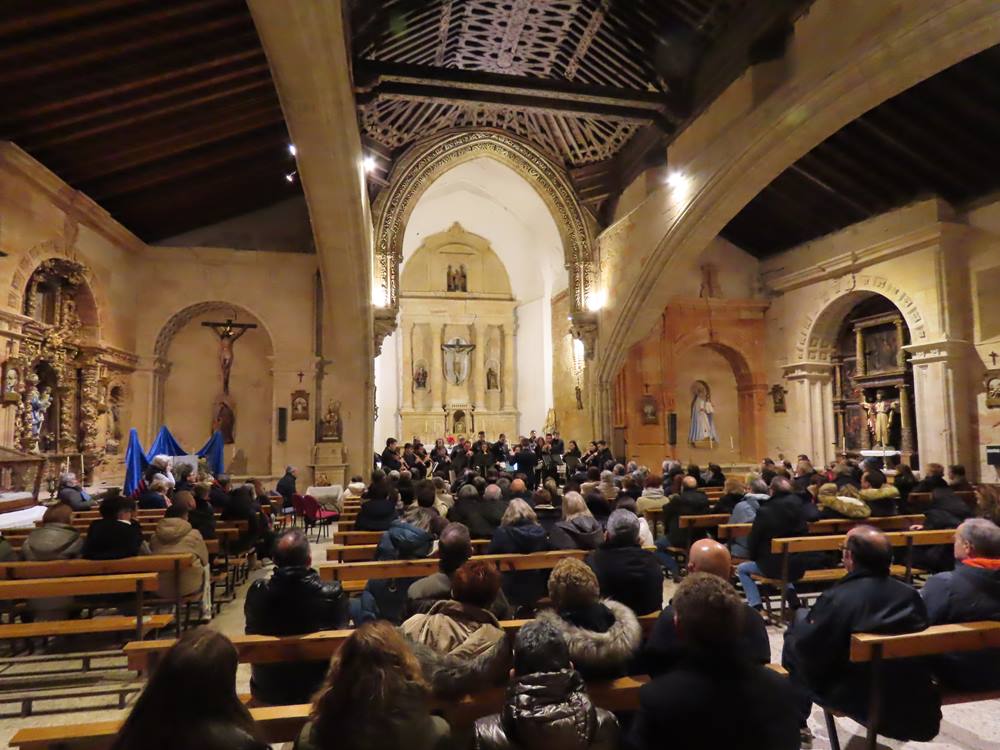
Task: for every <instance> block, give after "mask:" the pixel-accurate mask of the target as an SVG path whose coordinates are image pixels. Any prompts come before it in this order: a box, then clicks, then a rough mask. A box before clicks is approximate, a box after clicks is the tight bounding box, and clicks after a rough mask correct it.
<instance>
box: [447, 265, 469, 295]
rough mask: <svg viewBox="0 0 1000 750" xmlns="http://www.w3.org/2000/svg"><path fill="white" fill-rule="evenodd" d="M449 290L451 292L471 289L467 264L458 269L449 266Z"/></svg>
mask: <svg viewBox="0 0 1000 750" xmlns="http://www.w3.org/2000/svg"><path fill="white" fill-rule="evenodd" d="M447 281H448V285H447V286H448V291H449V292H467V291H469V289H468V286H469V282H468V275H467V274H466V271H465V266H464V265H461V266H459V267H458V268H456V269H452V267H451V266H450V265H449V266H448V279H447Z"/></svg>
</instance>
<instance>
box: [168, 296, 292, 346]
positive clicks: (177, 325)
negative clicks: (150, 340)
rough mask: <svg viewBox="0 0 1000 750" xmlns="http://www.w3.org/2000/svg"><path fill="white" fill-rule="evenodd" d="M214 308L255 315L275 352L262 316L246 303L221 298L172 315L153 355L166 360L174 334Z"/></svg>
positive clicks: (193, 305)
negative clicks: (236, 302) (224, 300)
mask: <svg viewBox="0 0 1000 750" xmlns="http://www.w3.org/2000/svg"><path fill="white" fill-rule="evenodd" d="M214 310H221V311H226V310H242V311H243V312H244V313H246V314H248V315H251V316H253V318H254V319H255V320H257V321H258V323H259V324H260V326H261V329H262V330H263V331H264V332H265V333H266V334H267V340H268V344H269V345H270V347H271V352H272V353H273V352H274V336H273V335H271V331H270V329H269V328H268V326H267V323H266V322H265V321H264V318H263V317H262V316H260V315H258V314H257V313H256V312H254V311H253V310H251V309H250V308H248V307H246V306H245V305H238V304H235V303H233V302H223V301H221V300H210V301H206V302H196V303H194V304H192V305H188V306H187V307H184V308H182V309H180V310H178V311H177V312H175V313H174V314H173V315H171V316H170V317H169V318H168V319H167V321H166V322H165V323H164V324H163V325H162V326H161V327H160V330H159V333H158V334H157V336H156V343H155V344H154V345H153V357H155V358H156V360H158V361H163V360H165V359H166V356H167V350H168V349H169V348H170V342H171V340H172V339H173V338H174V335H175V334H176V333H177V332H178V331H179V330H180V329H181V328H183V327H184V326H186V325H187V324H188V323H190V322H191V321H192V320H194V319H195V318H197V317H198V316H199V315H202V314H204V313H207V312H212V311H214Z"/></svg>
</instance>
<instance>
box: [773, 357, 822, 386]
mask: <svg viewBox="0 0 1000 750" xmlns="http://www.w3.org/2000/svg"><path fill="white" fill-rule="evenodd" d="M781 369H782V370H784V373H785V379H786V380H805V381H808V382H820V383H822V382H826V381H829V380H831V379H832V378H833V366H832V365H831V364H830V363H829V362H796V363H794V364H789V365H784V366H783V367H782V368H781Z"/></svg>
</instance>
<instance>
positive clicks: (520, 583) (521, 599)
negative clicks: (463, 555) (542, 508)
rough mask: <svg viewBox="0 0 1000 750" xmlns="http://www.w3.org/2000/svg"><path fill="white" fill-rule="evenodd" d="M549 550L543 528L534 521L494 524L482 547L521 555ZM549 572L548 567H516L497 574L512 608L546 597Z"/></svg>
mask: <svg viewBox="0 0 1000 750" xmlns="http://www.w3.org/2000/svg"><path fill="white" fill-rule="evenodd" d="M549 549H552V547H551V545H550V544H549V538H548V536H547V535H546V533H545V529H543V528H542V527H541V526H540V525H538V524H537V523H519V524H516V525H510V526H499V527H497V530H496V531H494V532H493V539H492V540H490V544H489V546H488V547H487V548H486V554H487V555H503V554H525V553H528V552H544V551H545V550H549ZM550 572H551V570H517V571H512V572H510V573H503V574H501V575H502V576H503V591H504V593H505V594H506V595H507V600H508V601H509V602H510V603H511V605H512V606H514V607H515V608H517V607H533V606H534V605H535V603H536V602H537V601H538V600H539V599H541V598H543V597H545V596H548V580H549V573H550Z"/></svg>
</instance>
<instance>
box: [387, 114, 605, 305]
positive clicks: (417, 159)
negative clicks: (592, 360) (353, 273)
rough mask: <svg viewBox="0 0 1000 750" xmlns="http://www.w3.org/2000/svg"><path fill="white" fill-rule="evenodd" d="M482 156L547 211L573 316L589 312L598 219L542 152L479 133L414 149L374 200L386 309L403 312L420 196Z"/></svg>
mask: <svg viewBox="0 0 1000 750" xmlns="http://www.w3.org/2000/svg"><path fill="white" fill-rule="evenodd" d="M480 157H489V158H492V159H495V160H497V161H499V162H500V163H502V164H505V165H506V166H508V167H510V168H512V169H513V170H514V171H515V172H517V173H518V174H519V175H520V176H521V177H523V178H524V179H525V180H526V181H527V182H528V183H529V184H530V185H531V186H532V187H533V188H534V189H535V190H536V191H537V192H538V194H539V196H540V197H541V198H542V200H543V201H544V202H545V204H546V205H547V206H548V208H549V210H550V211H551V213H552V217H553V219H554V220H555V223H556V226H557V227H558V229H559V235H560V238H561V240H562V243H563V252H564V254H565V259H566V266H567V268H568V269H569V272H570V288H571V289H572V297H571V300H572V303H571V311H573V312H578V311H582V310H584V308H585V303H586V299H587V295H588V294H589V293H590V292H591V291H592V289H593V287H594V281H595V280H594V274H595V265H596V264H595V259H594V226H595V222H594V220H593V217H591V216H590V215H589V214H588V213H587V212H586V211H585V209H584V208H583V207H582V206H581V205H580V203H579V201H578V200H577V197H576V193H575V192H574V190H573V186H572V183H571V182H570V180H569V177H568V176H567V175H566V173H565V171H563V169H562V168H561V167H559V166H557V165H556V164H555V163H554V162H552V161H551V160H550V159H549V158H548V157H547V156H545V155H544V154H543V153H542V152H541V151H539V150H538V149H537V148H535V147H534V146H532V145H531V144H529V143H528V142H526V141H524V140H522V139H520V138H516V137H514V136H512V135H510V134H508V133H504V132H502V131H498V130H478V129H477V130H469V129H462V130H454V131H450V132H448V133H445V134H443V135H437V136H434V137H431V138H429V139H427V140H424V141H422V142H419V143H417V144H415V145H414V146H412V147H411V148H410V149H409V150H408V151H407V152H406V153H405V154H404V155H403V156H402V157H401V158H400V159H399V161H398V162H397V163H396V165H395V166H394V167H393V170H392V174H391V176H390V182H389V186H388V187H387V188H385V189H384V190H383V191H382V192H381V193H379V195H378V197H377V198H376V199H375V205H374V211H373V212H374V214H375V282H376V284H377V285H380V287H381V290H382V292H383V295H384V296H383V300H381V302H382V305H383V306H384V307H385V308H387V309H389V310H391V311H392V312H393V313H394V312H395V311H396V309H398V304H399V271H400V263H401V261H402V257H403V235H404V232H405V230H406V224H407V222H408V221H409V218H410V214H411V213H412V211H413V209H414V207H415V206H416V205H417V202H418V201H419V199H420V197H421V195H423V193H424V191H425V190H426V189H427V188H428V187H429V186H430V185H431V183H433V182H434V181H435V180H436V179H437V178H438V177H440V176H441V175H442V174H444V173H445V172H447V171H448V170H450V169H451V168H453V167H455V166H457V165H459V164H462V163H463V162H467V161H471V160H473V159H477V158H480ZM377 302H378V301H377Z"/></svg>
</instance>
